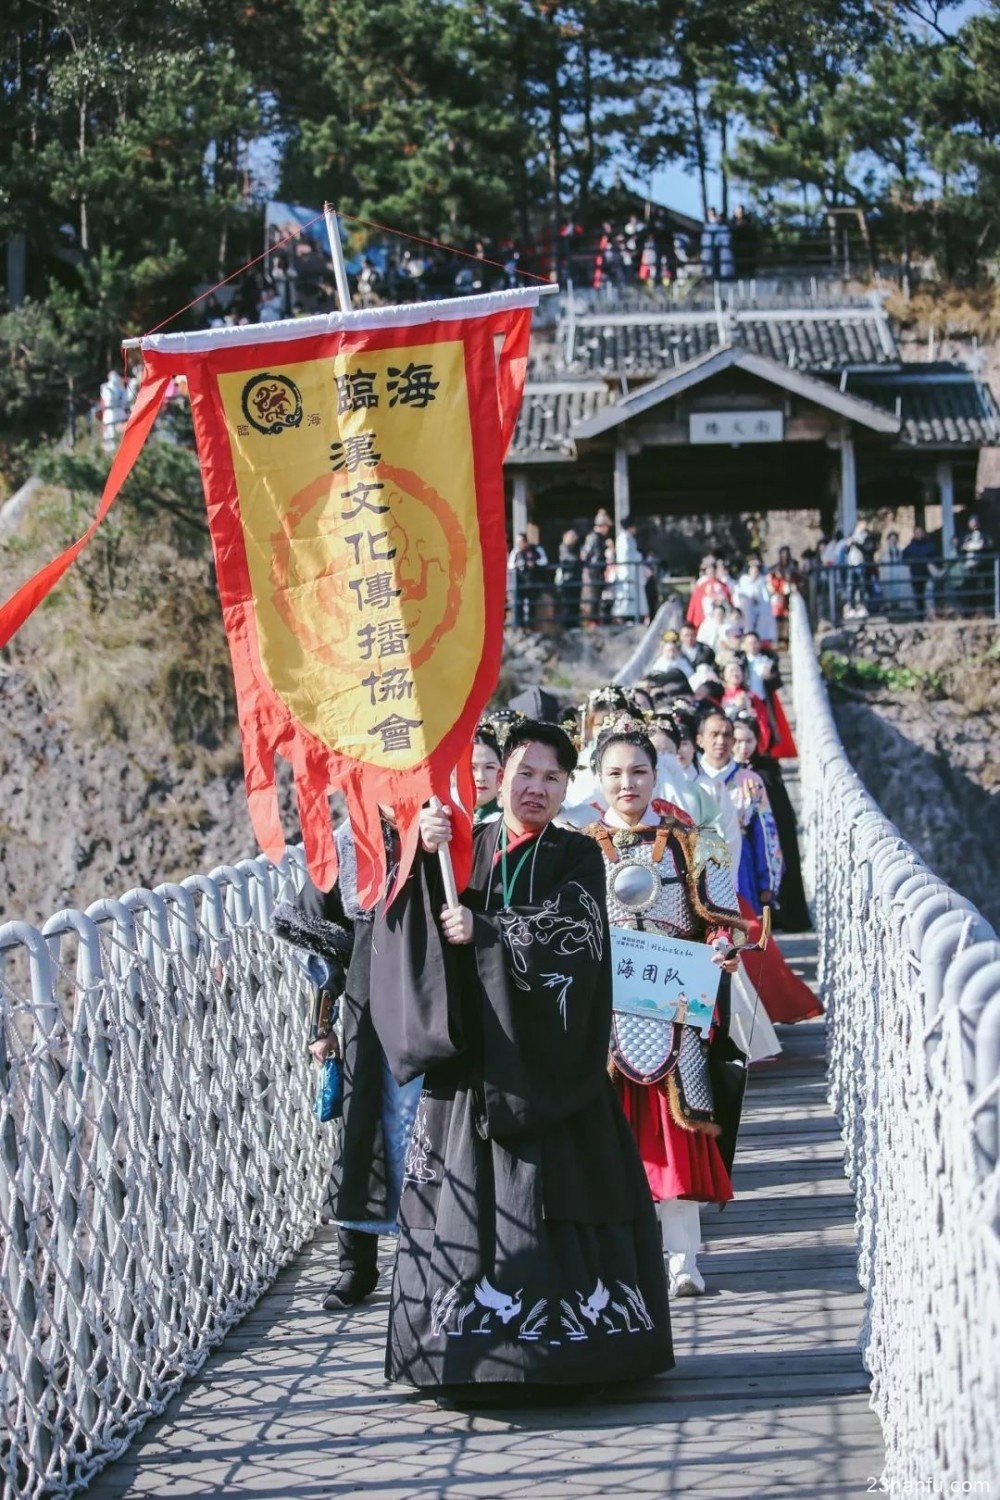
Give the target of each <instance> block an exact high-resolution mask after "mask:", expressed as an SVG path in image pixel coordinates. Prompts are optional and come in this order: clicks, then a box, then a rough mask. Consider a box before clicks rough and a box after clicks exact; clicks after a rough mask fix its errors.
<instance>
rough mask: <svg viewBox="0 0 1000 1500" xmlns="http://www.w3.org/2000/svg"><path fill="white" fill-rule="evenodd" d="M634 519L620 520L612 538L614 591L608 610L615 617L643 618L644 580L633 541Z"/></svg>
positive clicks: (623, 618) (639, 558)
mask: <svg viewBox="0 0 1000 1500" xmlns="http://www.w3.org/2000/svg"><path fill="white" fill-rule="evenodd" d="M637 529H638V528H637V526H636V523H635V522H634V521H623V522H622V526H621V530H620V531H619V533H618V540H617V541H616V542H615V594H614V603H613V605H612V613H613V614H614V616H615V619H616V620H632V621H639V620H644V619H645V618H646V586H645V585H646V580H645V576H644V571H643V562H642V553H641V552H640V551H639V543H638V542H637V541H636V531H637Z"/></svg>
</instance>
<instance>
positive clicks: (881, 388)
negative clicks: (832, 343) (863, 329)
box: [845, 365, 1000, 448]
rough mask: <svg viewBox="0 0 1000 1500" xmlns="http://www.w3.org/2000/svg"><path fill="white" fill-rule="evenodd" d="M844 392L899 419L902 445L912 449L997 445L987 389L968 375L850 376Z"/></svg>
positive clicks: (999, 421) (999, 435) (946, 371)
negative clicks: (893, 414) (860, 398)
mask: <svg viewBox="0 0 1000 1500" xmlns="http://www.w3.org/2000/svg"><path fill="white" fill-rule="evenodd" d="M845 389H846V390H848V391H849V392H850V393H851V394H852V395H855V396H861V397H862V398H863V399H864V400H865V401H872V402H874V403H875V404H876V405H878V406H882V407H884V408H885V409H886V410H888V411H894V412H897V413H898V415H899V416H900V417H901V419H902V423H903V431H902V434H901V441H902V442H904V443H907V444H910V445H913V446H930V447H935V446H939V445H944V446H953V447H965V448H980V447H983V446H992V445H995V444H1000V412H998V410H997V404H996V401H995V400H994V398H993V395H992V392H991V391H990V389H989V387H988V386H987V385H985V384H984V383H983V382H982V381H980V380H977V379H976V377H975V375H973V374H972V373H971V372H970V371H966V370H962V369H960V368H958V367H956V366H954V365H951V366H947V365H946V366H940V365H938V366H928V367H927V368H926V370H919V371H916V370H912V369H907V370H903V371H886V372H885V373H884V374H883V373H882V372H881V371H872V372H869V371H859V372H857V373H854V372H849V373H848V376H847V380H846V383H845Z"/></svg>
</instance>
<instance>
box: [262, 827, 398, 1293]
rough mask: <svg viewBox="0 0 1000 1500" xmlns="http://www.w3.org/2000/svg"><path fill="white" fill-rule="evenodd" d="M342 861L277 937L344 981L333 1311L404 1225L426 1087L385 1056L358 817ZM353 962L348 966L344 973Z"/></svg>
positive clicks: (390, 838)
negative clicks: (412, 1142)
mask: <svg viewBox="0 0 1000 1500" xmlns="http://www.w3.org/2000/svg"><path fill="white" fill-rule="evenodd" d="M383 833H384V836H385V838H386V840H387V844H388V845H389V846H390V847H389V849H388V855H389V860H388V863H389V867H390V875H389V880H388V884H389V885H391V883H392V879H393V874H392V870H393V867H394V865H395V863H396V860H395V851H394V849H393V847H392V845H393V842H394V838H395V835H394V832H393V830H392V828H391V826H390V825H389V823H388V822H386V823H384V824H383ZM336 843H337V858H338V861H339V870H338V875H337V880H336V882H335V883H334V885H333V886H332V888H331V889H330V890H329V891H320V890H318V889H317V888H316V886H314V885H313V884H312V882H311V881H307V883H306V886H305V889H304V890H303V891H302V894H301V895H300V897H299V900H298V901H297V902H296V903H295V904H294V905H292V904H290V903H279V905H278V906H276V907H275V911H274V918H273V926H274V931H275V933H276V934H277V935H278V937H281V938H284V939H285V940H286V941H287V942H290V943H293V944H294V945H295V946H296V947H298V948H301V949H303V950H305V951H306V952H309V953H311V954H313V955H314V956H316V957H317V958H319V959H320V960H321V961H322V962H325V963H326V964H327V967H328V969H329V970H330V971H331V972H330V974H329V977H328V979H327V981H326V983H327V985H328V986H329V987H330V989H331V992H333V991H334V990H339V985H338V979H340V980H341V981H342V983H343V995H342V996H341V999H340V1018H341V1022H342V1028H343V1069H344V1103H343V1131H342V1135H341V1141H340V1149H339V1151H338V1153H337V1156H336V1158H335V1160H334V1164H333V1172H332V1176H331V1183H330V1201H331V1203H332V1206H333V1211H334V1216H335V1218H336V1222H337V1246H338V1251H339V1274H338V1276H337V1278H336V1280H335V1281H334V1282H333V1283H332V1285H331V1286H330V1288H329V1290H328V1291H327V1293H326V1296H325V1297H324V1299H323V1307H324V1308H325V1309H326V1310H327V1311H336V1310H338V1309H342V1308H347V1307H353V1306H355V1305H356V1304H357V1303H359V1302H363V1301H364V1300H365V1298H366V1297H369V1296H371V1294H372V1292H373V1291H374V1290H375V1287H376V1286H377V1284H378V1279H379V1271H378V1240H379V1235H381V1234H390V1235H394V1234H396V1233H397V1225H396V1214H397V1210H398V1207H399V1194H400V1190H401V1188H402V1176H403V1157H404V1155H405V1151H406V1147H407V1144H408V1141H409V1133H410V1126H411V1124H412V1121H413V1115H414V1112H415V1110H416V1106H417V1098H418V1096H419V1092H420V1085H419V1082H418V1083H417V1084H415V1085H410V1087H409V1088H408V1089H400V1088H399V1087H398V1086H397V1084H396V1083H395V1080H394V1079H393V1077H392V1074H391V1072H390V1070H389V1067H388V1064H387V1063H386V1059H385V1055H384V1053H383V1051H382V1048H381V1046H380V1045H379V1040H378V1037H377V1036H376V1034H375V1028H374V1026H373V1025H372V1016H371V950H372V921H373V918H374V912H371V911H365V910H363V909H362V907H361V904H360V902H359V900H358V887H357V857H356V853H355V848H354V839H353V836H352V834H351V828H350V824H348V823H343V824H341V826H340V828H338V829H337V833H336ZM345 969H346V974H345ZM335 1045H336V1044H335V1041H334V1037H333V1034H332V1033H331V1036H330V1038H329V1039H328V1040H326V1041H325V1042H324V1040H323V1039H321V1040H320V1041H319V1042H318V1043H316V1044H314V1046H313V1048H312V1051H313V1055H314V1056H316V1058H317V1060H320V1059H321V1058H322V1056H324V1055H327V1054H328V1053H329V1052H330V1051H332V1050H334V1047H335Z"/></svg>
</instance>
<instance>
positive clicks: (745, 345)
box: [566, 306, 899, 378]
mask: <svg viewBox="0 0 1000 1500" xmlns="http://www.w3.org/2000/svg"><path fill="white" fill-rule="evenodd" d="M566 336H567V337H568V327H567V331H566ZM723 344H732V345H734V346H735V347H736V348H742V349H749V350H750V351H751V352H752V353H754V354H765V355H767V357H768V358H769V359H775V360H778V361H779V363H781V364H791V365H793V366H794V367H795V368H796V369H799V370H814V371H820V370H839V369H842V368H843V366H845V365H872V364H886V363H895V362H897V361H898V359H899V354H898V351H897V349H896V344H895V340H894V339H893V336H892V333H891V332H890V329H889V325H888V322H887V321H886V319H885V316H884V314H883V313H882V311H881V308H877V307H872V306H870V307H866V308H858V307H850V308H830V309H828V310H827V311H819V312H817V311H814V310H808V311H807V310H803V311H795V310H789V311H788V312H781V313H773V312H772V313H769V314H766V315H765V314H763V313H760V312H755V311H753V310H741V311H729V310H726V309H722V308H720V309H719V311H718V313H717V314H715V315H711V316H703V317H701V318H690V319H685V318H684V315H683V313H677V314H675V315H668V316H664V315H662V314H661V315H655V314H653V315H650V314H647V315H646V316H645V317H643V316H642V315H641V314H639V313H635V314H626V315H622V314H619V315H618V316H617V317H609V318H608V319H607V320H606V321H603V320H602V319H601V318H600V317H599V316H596V315H589V316H587V317H585V318H581V319H578V320H577V323H576V325H575V327H574V329H573V335H572V352H571V355H570V358H569V363H568V368H569V369H570V370H572V371H580V372H586V373H587V374H590V375H605V376H607V375H624V376H625V377H626V378H628V377H629V376H632V377H634V378H651V377H654V376H656V375H662V374H664V373H666V372H667V371H668V370H672V369H676V367H677V366H678V365H682V364H685V363H686V362H687V361H688V360H691V359H697V358H698V357H699V356H700V355H702V354H708V353H710V352H711V351H712V350H713V349H717V348H719V347H720V346H721V345H723Z"/></svg>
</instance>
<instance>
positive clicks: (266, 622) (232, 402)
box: [218, 339, 485, 770]
mask: <svg viewBox="0 0 1000 1500" xmlns="http://www.w3.org/2000/svg"><path fill="white" fill-rule="evenodd" d="M218 385H219V392H220V396H221V399H222V403H223V408H224V420H225V425H226V428H227V429H228V431H229V434H230V444H231V450H232V461H233V472H234V480H235V484H236V492H237V501H238V510H239V517H240V522H241V526H242V531H243V536H244V541H245V547H246V557H247V565H248V568H249V574H250V581H251V585H252V597H253V609H254V614H255V619H256V626H257V635H258V641H259V650H260V660H261V664H262V666H263V669H264V672H265V675H266V676H267V678H268V679H269V681H270V683H271V685H272V687H273V688H274V690H275V692H276V693H277V694H278V696H279V697H280V698H281V700H282V701H283V702H284V703H285V704H286V705H287V707H288V708H289V709H290V711H291V712H292V713H293V714H294V715H295V717H296V718H297V719H298V720H299V721H300V722H301V723H302V724H303V725H304V726H305V728H306V729H307V730H309V731H310V733H312V734H313V735H315V736H316V737H317V739H319V740H321V741H322V742H323V743H324V744H325V745H327V746H329V747H330V748H331V749H336V750H338V751H339V752H341V753H342V754H346V755H349V756H352V757H354V758H356V759H358V760H362V761H365V762H367V763H369V764H372V765H377V766H381V767H383V768H385V769H388V770H400V769H404V768H406V767H408V766H412V765H414V764H416V763H417V762H419V761H421V760H422V759H424V757H425V756H427V755H429V754H431V753H433V751H434V750H435V749H436V747H437V745H438V744H439V743H440V741H441V739H442V737H443V736H444V735H445V734H446V733H447V732H448V730H449V729H451V727H452V726H453V724H454V722H455V710H456V704H458V703H462V702H464V701H465V699H466V698H467V697H468V694H469V692H470V690H471V688H472V685H473V682H474V681H475V677H476V672H477V668H478V666H479V662H480V658H481V654H482V647H483V640H484V631H485V600H484V589H483V577H482V571H481V569H480V568H479V567H475V566H474V567H471V568H470V567H469V560H470V558H472V559H476V558H477V557H478V554H479V552H480V537H479V519H478V515H477V505H476V484H475V473H474V460H473V434H472V422H471V416H470V399H469V391H468V388H467V380H466V366H465V347H464V343H463V341H462V339H455V340H446V341H441V342H435V343H433V344H421V345H416V346H414V345H408V346H406V347H404V348H389V349H379V350H374V351H373V350H370V349H369V350H365V351H364V352H363V353H354V352H339V353H337V354H334V355H332V356H331V357H326V358H314V359H310V360H308V361H306V362H302V363H282V364H281V365H280V367H279V368H277V369H274V370H262V371H260V372H259V373H256V374H254V375H253V376H252V377H248V375H247V372H246V371H239V372H235V373H229V374H221V375H220V376H219V377H218Z"/></svg>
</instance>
